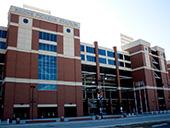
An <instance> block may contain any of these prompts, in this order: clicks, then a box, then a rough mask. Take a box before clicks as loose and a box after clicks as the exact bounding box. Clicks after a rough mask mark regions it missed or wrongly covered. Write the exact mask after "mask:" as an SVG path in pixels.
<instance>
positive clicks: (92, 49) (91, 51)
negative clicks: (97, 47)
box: [86, 46, 94, 53]
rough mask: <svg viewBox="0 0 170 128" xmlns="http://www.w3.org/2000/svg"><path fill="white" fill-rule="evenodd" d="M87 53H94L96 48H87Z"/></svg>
mask: <svg viewBox="0 0 170 128" xmlns="http://www.w3.org/2000/svg"><path fill="white" fill-rule="evenodd" d="M86 52H88V53H94V48H93V47H89V46H86Z"/></svg>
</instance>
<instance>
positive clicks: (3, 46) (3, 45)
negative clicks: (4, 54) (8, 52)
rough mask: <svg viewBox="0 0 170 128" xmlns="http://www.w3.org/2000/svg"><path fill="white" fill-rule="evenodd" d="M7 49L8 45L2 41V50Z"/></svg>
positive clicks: (0, 46) (0, 43)
mask: <svg viewBox="0 0 170 128" xmlns="http://www.w3.org/2000/svg"><path fill="white" fill-rule="evenodd" d="M6 48H7V44H6V43H5V42H1V41H0V49H6Z"/></svg>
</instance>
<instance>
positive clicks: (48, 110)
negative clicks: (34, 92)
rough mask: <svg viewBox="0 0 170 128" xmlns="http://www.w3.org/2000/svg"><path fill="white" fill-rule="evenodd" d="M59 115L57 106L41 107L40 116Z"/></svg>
mask: <svg viewBox="0 0 170 128" xmlns="http://www.w3.org/2000/svg"><path fill="white" fill-rule="evenodd" d="M56 117H58V110H57V107H39V108H38V118H56Z"/></svg>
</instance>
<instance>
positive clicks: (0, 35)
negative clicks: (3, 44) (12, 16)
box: [0, 30, 7, 38]
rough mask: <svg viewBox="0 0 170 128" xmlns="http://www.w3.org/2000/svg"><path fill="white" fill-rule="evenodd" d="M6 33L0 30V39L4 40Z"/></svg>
mask: <svg viewBox="0 0 170 128" xmlns="http://www.w3.org/2000/svg"><path fill="white" fill-rule="evenodd" d="M6 35H7V31H4V30H0V38H6Z"/></svg>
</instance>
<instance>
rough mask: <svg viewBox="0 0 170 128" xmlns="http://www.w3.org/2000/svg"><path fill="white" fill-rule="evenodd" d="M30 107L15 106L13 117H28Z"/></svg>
mask: <svg viewBox="0 0 170 128" xmlns="http://www.w3.org/2000/svg"><path fill="white" fill-rule="evenodd" d="M29 110H30V108H14V109H13V118H20V119H28V118H29Z"/></svg>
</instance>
